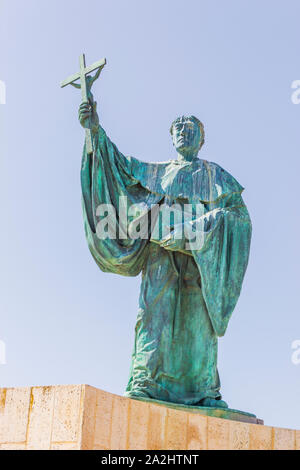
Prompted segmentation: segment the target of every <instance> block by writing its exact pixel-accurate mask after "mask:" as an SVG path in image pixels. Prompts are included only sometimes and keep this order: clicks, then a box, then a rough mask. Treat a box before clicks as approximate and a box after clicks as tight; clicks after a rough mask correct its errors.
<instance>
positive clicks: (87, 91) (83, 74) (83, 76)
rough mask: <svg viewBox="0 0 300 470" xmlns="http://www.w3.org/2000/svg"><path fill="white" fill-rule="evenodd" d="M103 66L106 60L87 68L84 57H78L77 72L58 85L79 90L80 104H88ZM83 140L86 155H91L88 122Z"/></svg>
mask: <svg viewBox="0 0 300 470" xmlns="http://www.w3.org/2000/svg"><path fill="white" fill-rule="evenodd" d="M105 64H106V59H101V60H99V61H98V62H94V63H93V64H92V65H90V66H89V67H86V63H85V55H84V54H81V56H80V57H79V67H80V70H79V72H77V73H75V74H73V75H71V76H70V77H68V78H66V80H64V81H62V82H61V84H60V86H61V88H63V87H65V86H67V85H72V86H74V87H75V88H80V89H81V97H82V102H83V103H88V102H89V100H90V99H91V100H92V99H93V97H92V93H91V88H92V85H93V83H94V82H95V81H96V80H97V78H98V77H99V75H100V73H101V70H102V69H103V67H104V65H105ZM95 70H97V72H96V73H95V75H94V76H93V77H91V76H90V75H89V74H90V73H92V72H94V71H95ZM77 80H80V84H79V83H75V82H76V81H77ZM85 139H86V151H87V153H88V154H91V153H93V142H92V134H91V129H90V123H89V122H88V123H87V126H86V127H85Z"/></svg>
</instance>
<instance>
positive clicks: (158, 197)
mask: <svg viewBox="0 0 300 470" xmlns="http://www.w3.org/2000/svg"><path fill="white" fill-rule="evenodd" d="M90 82H91V83H92V80H90ZM79 120H80V123H81V125H82V126H83V127H84V128H87V127H89V129H90V130H91V135H92V146H93V153H92V154H90V153H88V152H87V151H86V145H85V148H84V151H83V159H82V169H81V184H82V195H83V214H84V224H85V232H86V237H87V241H88V246H89V249H90V251H91V253H92V255H93V257H94V259H95V261H96V263H97V264H98V266H99V267H100V269H101V270H102V271H104V272H110V273H116V274H121V275H125V276H137V275H138V274H140V273H142V284H141V291H140V297H139V310H138V316H137V322H136V326H135V340H134V348H133V354H132V362H131V370H130V377H129V381H128V385H127V388H126V392H125V395H126V396H127V397H135V398H141V399H143V398H144V399H155V400H162V401H166V402H172V403H176V404H183V405H190V406H199V407H200V406H201V407H217V408H227V404H226V402H225V401H223V400H222V399H221V398H222V397H221V394H220V380H219V374H218V370H217V348H218V336H223V335H224V333H225V331H226V328H227V325H228V321H229V319H230V316H231V314H232V311H233V309H234V307H235V305H236V303H237V300H238V297H239V294H240V291H241V286H242V282H243V278H244V274H245V271H246V268H247V263H248V256H249V248H250V240H251V221H250V217H249V214H248V211H247V208H246V206H245V204H244V202H243V199H242V196H241V193H242V191H243V187H242V186H241V185H240V184H239V183H238V182H237V181H236V180H235V179H234V178H233V177H232V176H231V175H230V174H229V173H227V171H225V170H224V169H223V168H221V167H220V166H219V165H217V164H216V163H212V162H208V161H206V160H202V159H200V158H199V157H198V152H199V150H200V149H201V147H202V145H203V144H204V128H203V125H202V123H201V122H200V121H199V120H198V119H197V118H195V117H194V116H189V117H185V116H182V117H179V118H178V119H176V120H175V121H174V122H173V123H172V125H171V135H172V139H173V145H174V146H175V149H176V151H177V159H174V160H169V161H167V162H164V163H146V162H142V161H139V160H137V159H135V158H133V157H126V156H124V155H123V154H122V153H121V152H120V151H119V150H118V149H117V147H116V145H115V144H113V143H112V142H111V140H110V139H109V137H108V136H107V134H106V132H105V131H104V129H103V128H102V127H101V125H99V118H98V115H97V111H96V103H95V102H94V101H93V97H92V95H91V94H89V99H88V101H85V102H83V103H82V104H81V106H80V108H79ZM125 199H126V201H127V204H128V206H130V207H133V206H134V207H140V209H141V210H140V213H139V214H138V215H137V213H136V212H131V213H130V214H131V215H130V217H129V225H128V226H127V229H126V227H125V225H126V224H125V222H124V216H123V207H122V203H121V202H120V201H124V200H125ZM174 205H175V206H176V208H177V210H178V208H179V209H180V208H182V214H183V215H184V214H185V211H186V209H185V207H192V209H193V210H194V208H195V207H196V208H197V209H199V211H198V213H197V214H196V216H193V217H190V218H188V220H187V221H186V219H185V217H183V218H182V219H179V222H178V219H177V222H176V223H175V222H174V218H173V219H172V220H171V221H170V228H169V230H168V231H167V233H164V234H163V235H162V236H161V235H160V234H161V230H159V234H158V236H157V237H156V238H155V237H153V225H152V224H151V227H150V228H148V226H147V228H146V231H145V230H144V233H143V236H140V237H137V236H135V237H130V236H127V237H126V236H124V232H126V233H127V234H128V232H130V225H132V224H133V223H134V222H136V221H137V220H138V221H141V220H142V219H141V214H142V216H143V217H144V219H143V220H144V221H146V220H148V217H150V214H151V217H152V214H153V207H159V208H162V207H163V208H164V209H163V210H166V208H170V207H173V206H174ZM103 206H104V207H106V208H108V207H112V208H113V211H114V213H115V219H114V221H115V223H116V229H115V230H111V231H110V236H108V235H107V236H106V237H103V236H100V235H101V234H100V235H99V233H100V232H99V230H98V226H99V221H100V216H99V215H100V214H101V215H104V212H101V210H100V211H99V209H98V208H99V207H103ZM107 210H108V209H107ZM108 212H109V210H108ZM192 212H193V211H192ZM193 214H194V212H193ZM199 214H200V215H199ZM151 220H152V219H151ZM155 220H156V221H157V220H158V216H157V214H156V219H155ZM159 220H161V219H159ZM106 221H107V220H106ZM197 221H198V224H197V223H196V222H197ZM126 223H128V221H126ZM187 227H189V229H190V231H189V230H185V229H186V228H187ZM179 229H181V232H180V233H181V234H182V232H184V234H185V235H184V236H179ZM191 230H192V232H193V234H194V236H197V239H198V243H191V242H190V238H189V237H188V236H187V235H186V234H190V233H191ZM140 233H141V232H140ZM112 234H113V235H114V236H112ZM189 242H190V243H189Z"/></svg>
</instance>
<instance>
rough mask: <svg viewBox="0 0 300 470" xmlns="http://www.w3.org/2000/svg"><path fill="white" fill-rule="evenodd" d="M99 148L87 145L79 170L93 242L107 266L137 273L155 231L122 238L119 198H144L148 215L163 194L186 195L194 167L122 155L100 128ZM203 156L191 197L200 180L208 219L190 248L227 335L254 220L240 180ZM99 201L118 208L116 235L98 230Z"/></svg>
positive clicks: (217, 326)
mask: <svg viewBox="0 0 300 470" xmlns="http://www.w3.org/2000/svg"><path fill="white" fill-rule="evenodd" d="M94 148H95V151H94V154H93V156H92V157H90V156H87V154H86V152H85V149H84V152H83V160H82V169H81V184H82V195H83V214H84V224H85V232H86V237H87V241H88V245H89V249H90V251H91V253H92V255H93V257H94V259H95V261H96V263H97V264H98V266H99V267H100V269H101V270H102V271H105V272H112V273H116V274H121V275H125V276H136V275H138V274H139V272H140V271H141V269H142V268H143V265H144V263H145V262H146V258H147V253H148V247H149V243H151V242H149V238H150V233H149V237H146V238H144V239H141V238H137V239H130V238H127V239H123V238H120V236H119V233H120V232H122V230H123V227H122V224H123V221H122V217H121V216H120V214H121V208H120V207H119V203H120V197H124V196H125V197H126V198H127V201H128V205H129V206H130V205H132V204H133V205H139V204H140V205H142V207H143V212H144V214H147V213H150V210H151V208H152V206H153V205H154V204H159V203H160V202H161V201H163V199H164V197H165V196H170V195H171V196H173V197H174V198H176V197H177V198H178V199H180V197H181V196H182V195H183V196H184V197H185V198H187V199H189V193H188V191H189V186H182V187H180V184H186V182H187V181H189V180H188V177H189V175H190V173H191V171H190V170H189V169H190V168H191V167H189V166H188V165H187V166H186V167H185V171H187V172H186V175H185V177H184V178H181V175H180V168H181V167H177V166H176V165H173V163H171V164H170V162H169V163H168V162H167V163H157V164H155V163H144V162H140V161H139V160H136V159H134V158H132V157H125V156H124V155H122V154H121V152H119V150H118V149H117V147H116V146H115V145H114V144H113V143H112V142H111V141H110V139H109V138H108V137H107V135H106V133H105V131H104V130H103V129H102V128H100V130H99V132H98V134H97V135H96V136H95V137H94ZM200 162H201V164H200V163H199V165H200V169H201V171H199V170H198V171H196V173H197V175H199V174H200V175H201V180H200V183H199V181H196V182H195V179H193V178H194V176H193V175H192V179H191V181H194V182H195V184H194V185H193V186H191V189H190V200H191V202H193V203H194V202H195V187H197V184H198V185H199V188H200V189H199V203H200V204H203V207H204V212H205V217H206V218H207V219H209V220H210V223H209V224H208V226H204V225H200V228H199V227H198V229H197V230H198V231H200V232H201V230H202V233H200V232H199V233H198V237H200V239H201V240H202V242H201V244H200V247H196V248H191V252H192V255H193V257H194V259H195V262H196V264H197V266H198V269H199V272H200V275H201V285H202V290H203V297H204V300H205V303H206V307H207V311H208V315H209V317H210V320H211V323H212V325H213V328H214V330H215V332H216V334H217V335H218V336H222V335H224V333H225V331H226V328H227V325H228V321H229V319H230V316H231V314H232V312H233V309H234V307H235V305H236V303H237V300H238V298H239V295H240V291H241V287H242V282H243V279H244V275H245V272H246V268H247V264H248V257H249V249H250V240H251V220H250V217H249V213H248V211H247V208H246V206H245V204H244V202H243V199H242V196H241V192H242V191H243V188H242V186H240V185H239V183H238V182H237V181H236V180H235V179H234V178H233V177H231V175H230V174H229V173H227V172H226V171H225V170H223V169H222V168H221V167H219V166H218V165H216V164H213V163H209V162H206V161H200ZM203 162H204V163H203ZM178 169H179V171H178ZM168 182H169V183H168ZM181 182H183V183H181ZM201 197H202V199H201ZM204 198H205V200H203V199H204ZM196 199H197V198H196ZM100 204H109V205H112V206H113V207H114V209H115V214H116V223H117V227H116V228H117V230H116V237H115V238H106V239H101V238H99V237H98V235H97V222H98V218H97V207H98V206H99V205H100ZM210 215H211V217H210V218H209V216H210ZM191 246H192V245H191Z"/></svg>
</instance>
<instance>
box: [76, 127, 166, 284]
mask: <svg viewBox="0 0 300 470" xmlns="http://www.w3.org/2000/svg"><path fill="white" fill-rule="evenodd" d="M93 145H94V153H93V154H92V155H87V153H86V150H85V147H84V150H83V157H82V166H81V188H82V206H83V218H84V227H85V234H86V238H87V242H88V246H89V249H90V252H91V254H92V256H93V258H94V259H95V261H96V263H97V265H98V266H99V267H100V269H101V270H102V271H104V272H111V273H115V274H121V275H125V276H137V275H138V274H139V273H140V271H141V269H142V267H143V265H144V262H145V259H146V257H147V252H148V240H147V239H146V238H145V239H142V238H138V239H130V238H129V237H126V235H125V236H124V233H125V234H126V227H125V226H126V223H127V219H126V208H124V207H121V206H122V204H123V202H124V201H126V204H130V205H131V204H141V203H142V204H143V205H144V210H145V211H146V212H147V210H148V207H150V205H151V204H155V203H156V202H157V201H156V200H155V198H153V195H151V193H150V192H149V191H148V190H146V189H145V188H143V187H142V186H141V185H140V184H139V181H138V180H137V179H136V178H135V177H134V176H133V174H132V158H130V157H125V156H124V155H123V154H122V153H121V152H119V150H118V149H117V147H116V146H115V145H114V144H113V143H112V142H111V141H110V139H109V138H108V137H107V135H106V133H105V131H104V130H103V129H102V128H101V127H100V128H99V131H98V133H97V134H96V135H95V136H94V137H93ZM134 162H135V165H138V160H136V159H134ZM120 201H122V204H121V203H120ZM100 206H101V207H104V208H107V210H108V212H109V214H110V216H111V222H113V223H115V229H114V228H112V231H111V232H110V235H109V236H107V237H106V238H104V237H99V234H98V230H97V224H98V223H99V212H98V211H99V207H100ZM145 207H146V209H145ZM124 219H126V220H124Z"/></svg>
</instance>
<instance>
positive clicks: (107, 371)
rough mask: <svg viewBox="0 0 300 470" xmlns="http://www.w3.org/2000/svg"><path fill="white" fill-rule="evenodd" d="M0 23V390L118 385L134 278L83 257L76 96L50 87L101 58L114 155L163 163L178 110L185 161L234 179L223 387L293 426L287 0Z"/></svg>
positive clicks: (295, 198) (100, 93) (10, 7)
mask: <svg viewBox="0 0 300 470" xmlns="http://www.w3.org/2000/svg"><path fill="white" fill-rule="evenodd" d="M0 15H1V29H0V43H1V50H0V79H1V80H4V81H5V83H6V86H7V104H6V105H0V128H1V139H0V151H1V187H0V194H1V220H2V230H1V234H0V236H1V244H0V250H1V253H0V259H1V280H0V282H1V296H0V303H1V304H0V309H1V329H0V339H1V340H3V341H5V343H6V352H7V364H6V365H0V376H1V386H27V385H50V384H67V383H88V384H90V385H93V386H96V387H99V388H102V389H104V390H107V391H110V392H114V393H118V394H122V393H123V391H124V389H125V386H126V383H127V379H128V373H129V365H130V355H131V350H132V346H133V338H134V325H135V319H136V315H137V307H138V293H139V284H140V279H139V277H137V278H122V277H118V276H116V275H111V274H104V273H102V272H101V271H100V270H99V269H98V268H97V266H96V264H95V263H94V261H93V259H92V257H91V255H90V253H89V251H88V248H87V244H86V241H85V237H84V230H83V223H82V213H81V189H80V181H79V173H80V162H81V152H82V146H83V141H84V133H83V130H82V129H81V128H80V126H79V124H78V121H77V108H78V105H79V104H80V92H79V91H78V90H76V89H74V88H72V87H67V88H65V89H60V87H59V83H60V81H61V80H62V79H64V78H66V77H67V76H68V75H70V74H72V73H73V72H76V71H77V69H78V56H79V54H80V53H82V52H85V53H86V56H87V61H88V62H89V63H92V62H94V61H96V60H98V59H100V58H102V57H104V56H105V57H106V58H107V61H108V64H107V66H106V68H105V70H104V71H103V74H102V76H101V78H100V79H99V80H98V82H97V83H96V84H95V87H94V94H95V97H96V99H97V101H98V108H99V111H100V119H101V122H102V125H103V127H104V128H105V129H106V131H107V133H108V135H109V136H110V137H111V139H112V140H113V141H114V142H115V143H116V144H117V146H118V148H119V149H120V151H122V152H123V153H124V154H129V155H133V156H135V157H137V158H139V159H142V160H145V161H163V160H168V159H170V158H174V156H175V155H174V150H173V147H172V143H171V138H170V135H169V126H170V123H171V121H172V120H173V119H174V118H176V117H177V116H178V115H181V114H188V113H191V114H194V115H196V116H197V117H198V118H200V119H201V120H202V121H203V122H204V124H205V129H206V144H205V146H204V147H203V149H202V151H201V154H200V156H201V157H202V158H206V159H208V160H212V161H215V162H218V163H219V164H220V165H221V166H223V167H224V168H226V169H227V170H228V171H229V172H230V173H232V174H233V175H234V176H235V178H236V179H237V180H238V181H239V182H240V183H241V184H242V185H243V186H244V187H245V188H246V189H245V191H244V200H245V202H246V203H247V205H248V208H249V211H250V214H251V218H252V223H253V239H252V247H251V254H250V262H249V266H248V270H247V273H246V277H245V281H244V285H243V290H242V294H241V297H240V300H239V302H238V306H237V308H236V309H235V312H234V314H233V316H232V319H231V322H230V324H229V328H228V331H227V334H226V336H225V337H224V338H222V339H221V340H220V347H219V371H220V376H221V382H222V392H223V396H224V399H225V400H226V401H228V402H229V405H230V406H231V407H233V408H237V409H241V410H245V411H250V412H254V413H256V414H257V416H259V417H260V418H263V419H264V420H265V422H266V424H270V425H277V426H284V427H294V428H298V429H299V428H300V405H299V392H300V365H298V366H296V365H294V364H293V363H292V361H291V355H292V349H291V343H292V342H293V341H294V340H296V339H300V308H299V302H300V297H299V293H300V286H299V264H300V256H299V255H300V248H299V228H300V221H299V170H300V164H299V158H300V154H299V149H300V105H298V106H297V105H294V104H292V102H291V92H292V90H291V83H292V81H293V80H296V79H300V29H299V17H300V16H299V15H300V4H299V2H298V1H290V0H287V1H285V2H279V1H276V2H274V1H271V0H264V1H263V2H262V1H258V0H251V1H250V0H249V1H246V0H244V1H240V0H227V1H226V2H223V1H222V0H218V1H212V0H209V1H208V0H206V1H204V0H202V1H200V0H194V1H192V0H186V1H184V2H183V1H182V0H181V1H178V0H172V1H170V0H164V1H161V0H152V1H151V2H150V1H147V2H146V1H141V0H138V1H136V0H127V1H122V0H110V1H102V0H97V1H96V0H86V1H85V2H82V1H79V0H63V1H62V0H51V1H50V0H43V1H40V0H26V1H22V0H18V1H17V0H0Z"/></svg>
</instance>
